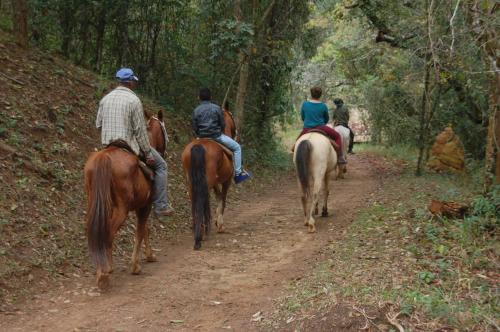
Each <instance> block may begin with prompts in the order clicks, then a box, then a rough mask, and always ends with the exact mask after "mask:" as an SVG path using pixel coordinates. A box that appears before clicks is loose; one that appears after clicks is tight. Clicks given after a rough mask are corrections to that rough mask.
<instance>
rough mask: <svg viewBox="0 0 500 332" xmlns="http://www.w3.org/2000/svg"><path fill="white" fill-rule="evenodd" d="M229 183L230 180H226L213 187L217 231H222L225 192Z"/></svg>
mask: <svg viewBox="0 0 500 332" xmlns="http://www.w3.org/2000/svg"><path fill="white" fill-rule="evenodd" d="M230 185H231V181H227V182H224V183H223V184H221V187H220V188H219V186H215V187H214V192H215V197H216V199H217V212H216V214H217V216H216V219H215V225H216V226H217V232H218V233H223V232H224V210H225V208H226V198H227V192H228V190H229V186H230Z"/></svg>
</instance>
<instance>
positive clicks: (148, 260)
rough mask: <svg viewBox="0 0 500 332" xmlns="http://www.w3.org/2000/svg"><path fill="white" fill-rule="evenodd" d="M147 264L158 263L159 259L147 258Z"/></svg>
mask: <svg viewBox="0 0 500 332" xmlns="http://www.w3.org/2000/svg"><path fill="white" fill-rule="evenodd" d="M146 262H149V263H153V262H158V259H157V258H156V256H155V255H151V256H149V257H146Z"/></svg>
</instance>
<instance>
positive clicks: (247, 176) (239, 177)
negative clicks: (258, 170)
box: [234, 171, 252, 184]
mask: <svg viewBox="0 0 500 332" xmlns="http://www.w3.org/2000/svg"><path fill="white" fill-rule="evenodd" d="M251 177H252V174H250V173H248V172H247V171H243V172H241V173H240V174H238V175H236V176H235V177H234V183H236V184H238V183H241V182H243V181H245V180H248V179H250V178H251Z"/></svg>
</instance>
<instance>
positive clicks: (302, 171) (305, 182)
mask: <svg viewBox="0 0 500 332" xmlns="http://www.w3.org/2000/svg"><path fill="white" fill-rule="evenodd" d="M311 151H312V145H311V142H309V141H308V140H303V141H302V142H300V143H299V146H298V147H297V152H296V154H295V165H296V166H297V172H298V175H299V181H300V185H301V186H302V192H303V193H304V194H305V195H306V196H308V195H309V160H310V159H311Z"/></svg>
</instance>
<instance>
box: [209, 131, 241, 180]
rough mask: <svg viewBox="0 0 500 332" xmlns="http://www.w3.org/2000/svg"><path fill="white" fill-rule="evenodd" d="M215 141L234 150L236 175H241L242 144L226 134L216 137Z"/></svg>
mask: <svg viewBox="0 0 500 332" xmlns="http://www.w3.org/2000/svg"><path fill="white" fill-rule="evenodd" d="M215 141H217V142H219V143H220V144H222V145H224V146H226V147H227V148H228V149H229V150H231V151H233V154H234V156H233V159H234V175H239V174H240V173H241V146H240V145H239V144H238V143H237V142H236V141H235V140H234V139H232V138H231V137H229V136H226V135H224V134H222V135H220V136H219V137H217V138H215Z"/></svg>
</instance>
